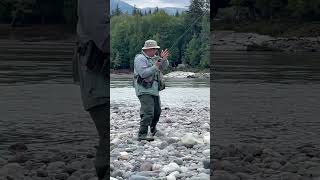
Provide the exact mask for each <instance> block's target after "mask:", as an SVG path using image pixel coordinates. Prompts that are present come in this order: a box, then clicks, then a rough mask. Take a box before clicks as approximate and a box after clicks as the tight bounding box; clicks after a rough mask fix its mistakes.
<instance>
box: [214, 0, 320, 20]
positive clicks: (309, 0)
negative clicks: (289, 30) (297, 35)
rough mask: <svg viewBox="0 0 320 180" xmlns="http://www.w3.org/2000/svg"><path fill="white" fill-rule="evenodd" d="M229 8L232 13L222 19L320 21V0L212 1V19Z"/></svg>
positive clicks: (225, 13)
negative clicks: (222, 10) (230, 17)
mask: <svg viewBox="0 0 320 180" xmlns="http://www.w3.org/2000/svg"><path fill="white" fill-rule="evenodd" d="M227 7H231V8H232V10H231V11H232V12H230V11H229V12H224V13H221V15H220V16H221V17H227V16H233V18H234V19H236V20H241V19H245V20H248V19H249V20H259V19H267V20H270V19H275V18H284V17H285V18H291V19H294V20H303V21H317V20H320V0H212V16H211V18H214V17H216V16H217V14H218V10H219V9H221V8H227ZM228 13H229V14H228ZM219 14H220V13H219ZM231 14H232V15H231Z"/></svg>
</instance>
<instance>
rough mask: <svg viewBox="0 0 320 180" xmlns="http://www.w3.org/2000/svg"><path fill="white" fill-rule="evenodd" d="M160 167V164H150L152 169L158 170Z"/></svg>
mask: <svg viewBox="0 0 320 180" xmlns="http://www.w3.org/2000/svg"><path fill="white" fill-rule="evenodd" d="M161 167H162V165H161V164H153V165H152V171H157V170H160V169H161Z"/></svg>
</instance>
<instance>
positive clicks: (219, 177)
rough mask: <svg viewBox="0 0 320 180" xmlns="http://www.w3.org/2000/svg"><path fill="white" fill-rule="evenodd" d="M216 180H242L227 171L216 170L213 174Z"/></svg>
mask: <svg viewBox="0 0 320 180" xmlns="http://www.w3.org/2000/svg"><path fill="white" fill-rule="evenodd" d="M212 179H214V180H240V178H239V177H238V176H235V175H233V174H230V173H228V172H227V171H222V170H216V171H214V172H213V178H212Z"/></svg>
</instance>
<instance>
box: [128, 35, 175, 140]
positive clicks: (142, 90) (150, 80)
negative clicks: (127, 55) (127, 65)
mask: <svg viewBox="0 0 320 180" xmlns="http://www.w3.org/2000/svg"><path fill="white" fill-rule="evenodd" d="M159 49H160V47H159V46H158V45H157V42H156V41H154V40H147V41H145V43H144V47H142V51H141V53H139V54H137V55H136V57H135V59H134V87H135V92H136V95H137V97H138V98H139V100H140V104H141V108H140V117H141V120H140V128H139V132H138V140H139V141H141V140H147V141H153V140H154V138H153V136H154V135H155V134H156V133H157V127H156V126H157V123H158V122H159V118H160V114H161V102H160V96H159V91H161V90H163V89H164V88H165V85H164V81H163V76H162V72H161V71H163V70H164V69H166V68H167V67H168V65H169V62H168V59H167V58H168V56H169V51H168V50H167V49H165V50H162V51H161V53H160V57H159V56H156V53H157V52H158V50H159ZM148 127H150V130H151V134H152V137H148V136H147V135H148Z"/></svg>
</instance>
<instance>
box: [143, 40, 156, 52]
mask: <svg viewBox="0 0 320 180" xmlns="http://www.w3.org/2000/svg"><path fill="white" fill-rule="evenodd" d="M142 49H143V50H144V49H160V46H158V44H157V41H155V40H151V39H149V40H147V41H146V42H144V46H143V47H142Z"/></svg>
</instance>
